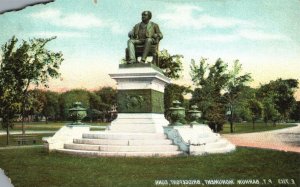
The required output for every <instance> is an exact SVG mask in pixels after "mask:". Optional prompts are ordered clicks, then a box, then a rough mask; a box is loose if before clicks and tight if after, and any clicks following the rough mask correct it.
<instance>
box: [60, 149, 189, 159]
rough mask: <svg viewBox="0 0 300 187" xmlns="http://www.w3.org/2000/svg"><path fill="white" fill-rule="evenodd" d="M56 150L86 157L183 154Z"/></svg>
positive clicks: (168, 154) (176, 153)
mask: <svg viewBox="0 0 300 187" xmlns="http://www.w3.org/2000/svg"><path fill="white" fill-rule="evenodd" d="M57 151H58V152H62V153H66V154H71V155H78V156H87V157H108V156H111V157H171V156H180V155H184V153H183V152H181V151H170V152H106V151H86V150H73V149H57Z"/></svg>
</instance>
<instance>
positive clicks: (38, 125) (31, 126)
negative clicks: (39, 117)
mask: <svg viewBox="0 0 300 187" xmlns="http://www.w3.org/2000/svg"><path fill="white" fill-rule="evenodd" d="M68 123H70V122H49V123H48V124H46V123H45V122H30V123H24V127H25V131H26V130H33V131H57V130H59V129H60V128H61V127H62V126H64V125H66V124H68ZM86 124H88V125H93V126H106V125H108V124H109V123H86ZM2 130H5V129H2ZM10 130H11V131H15V130H18V131H19V130H22V124H21V123H15V124H14V127H13V129H10Z"/></svg>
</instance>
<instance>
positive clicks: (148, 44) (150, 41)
mask: <svg viewBox="0 0 300 187" xmlns="http://www.w3.org/2000/svg"><path fill="white" fill-rule="evenodd" d="M153 42H154V41H153V39H152V38H147V39H146V40H145V44H144V52H143V55H142V59H141V61H142V62H145V61H146V58H147V56H148V54H149V52H150V49H151V45H152V44H153Z"/></svg>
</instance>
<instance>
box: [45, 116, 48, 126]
mask: <svg viewBox="0 0 300 187" xmlns="http://www.w3.org/2000/svg"><path fill="white" fill-rule="evenodd" d="M45 118H46V124H48V116H45Z"/></svg>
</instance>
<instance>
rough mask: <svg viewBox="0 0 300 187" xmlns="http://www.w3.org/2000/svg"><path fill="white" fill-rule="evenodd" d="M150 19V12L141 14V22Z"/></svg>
mask: <svg viewBox="0 0 300 187" xmlns="http://www.w3.org/2000/svg"><path fill="white" fill-rule="evenodd" d="M151 18H152V13H151V12H150V11H144V12H143V13H142V21H143V22H148V21H149V20H150V19H151Z"/></svg>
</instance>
